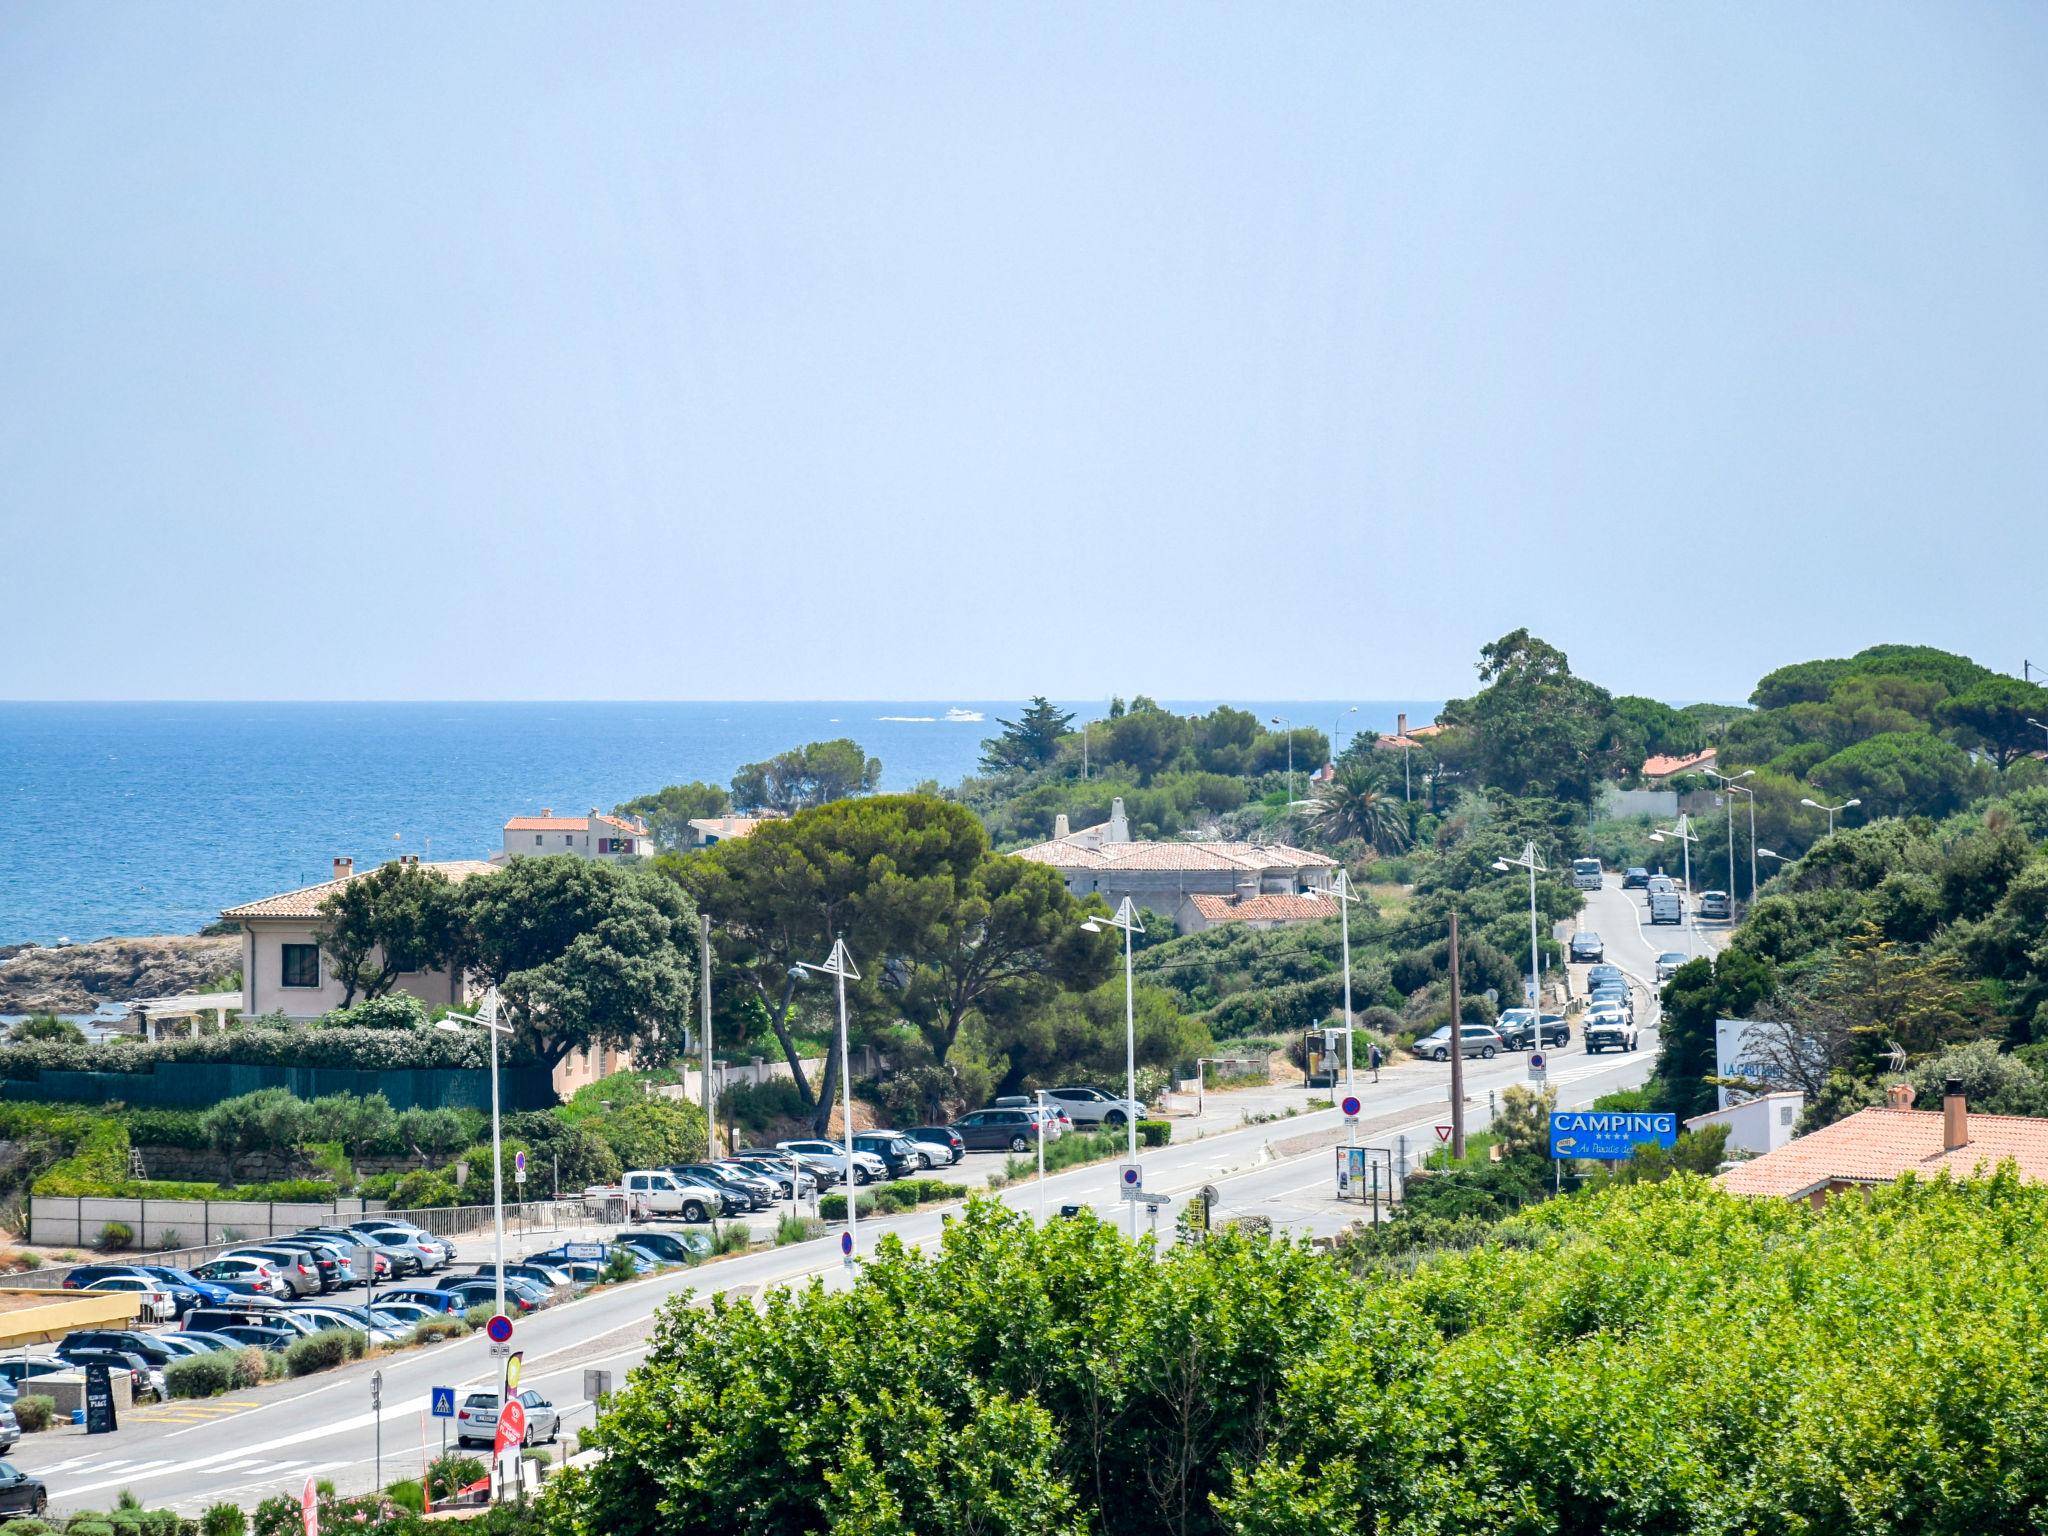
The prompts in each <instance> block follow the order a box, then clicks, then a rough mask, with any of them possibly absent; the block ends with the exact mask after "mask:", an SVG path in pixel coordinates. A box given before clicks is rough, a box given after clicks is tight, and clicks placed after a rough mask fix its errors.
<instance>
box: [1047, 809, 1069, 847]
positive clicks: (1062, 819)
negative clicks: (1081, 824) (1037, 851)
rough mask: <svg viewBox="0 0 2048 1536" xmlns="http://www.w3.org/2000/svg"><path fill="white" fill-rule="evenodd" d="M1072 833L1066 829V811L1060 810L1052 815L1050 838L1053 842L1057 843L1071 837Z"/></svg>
mask: <svg viewBox="0 0 2048 1536" xmlns="http://www.w3.org/2000/svg"><path fill="white" fill-rule="evenodd" d="M1073 835H1074V834H1073V833H1072V832H1070V831H1068V830H1067V813H1066V812H1065V811H1061V812H1060V813H1059V815H1057V816H1055V817H1053V819H1052V840H1053V841H1054V842H1056V843H1057V842H1061V841H1064V840H1065V839H1067V838H1069V837H1072V836H1073Z"/></svg>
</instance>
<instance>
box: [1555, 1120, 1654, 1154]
mask: <svg viewBox="0 0 2048 1536" xmlns="http://www.w3.org/2000/svg"><path fill="white" fill-rule="evenodd" d="M1677 1140H1678V1116H1677V1115H1675V1114H1671V1113H1669V1112H1666V1111H1661V1110H1660V1111H1656V1112H1653V1113H1650V1114H1636V1113H1625V1112H1622V1111H1619V1110H1599V1109H1561V1110H1557V1111H1555V1112H1554V1113H1553V1114H1552V1115H1551V1117H1550V1155H1551V1156H1552V1157H1599V1158H1621V1157H1627V1156H1628V1155H1629V1154H1630V1153H1631V1152H1633V1151H1634V1150H1635V1149H1636V1148H1637V1147H1639V1146H1642V1145H1644V1144H1645V1143H1648V1142H1654V1143H1656V1144H1657V1145H1658V1146H1660V1147H1668V1146H1670V1145H1671V1144H1672V1143H1673V1142H1675V1141H1677Z"/></svg>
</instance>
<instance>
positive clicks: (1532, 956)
mask: <svg viewBox="0 0 2048 1536" xmlns="http://www.w3.org/2000/svg"><path fill="white" fill-rule="evenodd" d="M1493 867H1494V868H1495V869H1497V870H1499V871H1500V872H1501V873H1502V874H1506V873H1507V872H1508V871H1509V870H1511V869H1526V870H1528V871H1529V1012H1530V1013H1531V1014H1533V1015H1534V1021H1533V1022H1532V1023H1531V1024H1530V1026H1529V1049H1530V1050H1532V1051H1540V1050H1542V1049H1543V964H1542V956H1541V953H1540V951H1539V950H1538V949H1537V946H1536V876H1537V874H1538V872H1539V871H1545V870H1547V869H1548V868H1549V866H1548V865H1547V864H1545V863H1544V862H1543V859H1542V856H1541V855H1539V854H1538V853H1537V852H1536V844H1535V843H1534V842H1533V841H1532V842H1525V843H1523V844H1522V856H1521V857H1520V858H1519V859H1495V860H1494V861H1493ZM1457 1022H1458V1021H1457V1020H1453V1021H1452V1023H1453V1024H1454V1025H1455V1024H1456V1023H1457ZM1459 1043H1460V1044H1462V1043H1463V1042H1462V1040H1461V1041H1460V1042H1459Z"/></svg>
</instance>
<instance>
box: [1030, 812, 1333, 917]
mask: <svg viewBox="0 0 2048 1536" xmlns="http://www.w3.org/2000/svg"><path fill="white" fill-rule="evenodd" d="M1017 857H1019V858H1022V859H1030V860H1031V861H1032V862H1033V863H1035V864H1049V865H1051V866H1052V867H1053V868H1054V869H1057V870H1058V871H1059V872H1060V875H1061V877H1062V878H1064V879H1065V881H1066V883H1067V889H1068V890H1069V891H1072V892H1073V893H1074V894H1075V895H1076V896H1088V895H1100V896H1101V897H1102V898H1103V899H1104V900H1105V901H1107V902H1108V903H1109V904H1110V905H1111V906H1115V905H1116V904H1117V903H1118V902H1119V901H1121V900H1122V899H1123V898H1124V897H1126V896H1128V897H1130V899H1131V903H1132V905H1133V906H1136V907H1140V908H1144V907H1150V908H1151V909H1152V910H1153V911H1155V912H1162V913H1165V914H1166V915H1168V916H1170V917H1171V918H1172V919H1173V922H1174V925H1175V927H1176V928H1178V929H1179V931H1180V932H1182V933H1199V932H1200V931H1201V930H1202V929H1204V928H1209V927H1213V926H1215V925H1216V924H1218V923H1228V922H1249V923H1252V924H1253V925H1254V926H1256V927H1261V928H1271V927H1276V926H1278V925H1280V924H1282V923H1302V922H1312V921H1314V920H1315V919H1316V918H1319V917H1333V916H1335V915H1336V911H1337V907H1336V903H1335V902H1334V901H1332V900H1330V899H1329V898H1328V896H1327V892H1328V891H1329V889H1330V881H1331V880H1332V878H1333V877H1334V875H1333V872H1334V871H1335V870H1336V868H1337V861H1336V860H1335V859H1333V858H1331V857H1329V856H1328V855H1327V854H1321V853H1311V852H1309V851H1308V850H1307V849H1305V848H1295V847H1291V846H1289V845H1288V844H1286V843H1197V842H1180V843H1167V842H1134V841H1133V840H1132V838H1131V829H1130V823H1129V821H1128V820H1127V819H1126V817H1125V815H1124V803H1123V801H1122V800H1121V799H1118V800H1116V801H1115V802H1113V803H1112V804H1111V806H1110V812H1109V820H1108V821H1105V822H1102V823H1100V824H1098V825H1096V826H1092V827H1084V828H1082V829H1081V830H1080V831H1079V832H1070V831H1068V830H1067V818H1066V817H1065V816H1061V817H1059V818H1058V820H1057V821H1056V822H1055V824H1054V826H1053V836H1052V839H1051V840H1050V841H1049V842H1043V843H1039V844H1037V845H1036V846H1035V847H1031V848H1025V849H1021V850H1019V852H1018V854H1017Z"/></svg>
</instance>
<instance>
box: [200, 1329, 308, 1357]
mask: <svg viewBox="0 0 2048 1536" xmlns="http://www.w3.org/2000/svg"><path fill="white" fill-rule="evenodd" d="M213 1332H215V1333H218V1334H220V1335H221V1336H222V1337H224V1338H229V1339H232V1340H234V1341H235V1343H237V1344H254V1345H255V1346H256V1347H257V1348H258V1349H262V1350H268V1351H269V1352H270V1353H271V1354H273V1355H281V1354H283V1353H284V1352H285V1351H286V1350H288V1349H290V1348H291V1347H292V1346H293V1345H294V1344H296V1343H298V1342H299V1340H300V1339H301V1338H303V1337H304V1335H303V1334H301V1333H299V1332H298V1330H296V1329H293V1328H256V1327H251V1326H249V1325H247V1324H242V1323H234V1324H230V1325H228V1326H227V1327H224V1328H216V1329H214V1330H213Z"/></svg>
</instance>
